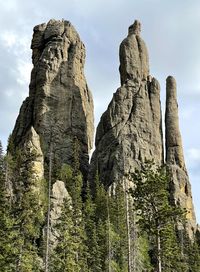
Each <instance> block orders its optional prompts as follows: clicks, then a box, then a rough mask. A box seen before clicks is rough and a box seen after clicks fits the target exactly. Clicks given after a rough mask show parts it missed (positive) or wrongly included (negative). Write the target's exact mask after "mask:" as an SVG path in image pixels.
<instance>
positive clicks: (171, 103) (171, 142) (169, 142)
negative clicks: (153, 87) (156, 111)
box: [165, 76, 196, 239]
mask: <svg viewBox="0 0 200 272" xmlns="http://www.w3.org/2000/svg"><path fill="white" fill-rule="evenodd" d="M165 143H166V164H167V169H168V171H169V176H170V178H171V183H170V184H171V186H170V190H171V198H172V201H173V202H174V203H175V204H176V205H178V206H180V207H181V208H184V209H186V212H187V214H186V218H187V221H186V231H187V233H188V235H189V237H190V238H191V239H193V238H194V232H195V230H196V217H195V212H194V206H193V200H192V191H191V185H190V181H189V177H188V174H187V170H186V166H185V160H184V155H183V146H182V139H181V133H180V129H179V118H178V103H177V90H176V80H175V79H174V78H173V77H172V76H169V77H168V78H167V80H166V112H165Z"/></svg>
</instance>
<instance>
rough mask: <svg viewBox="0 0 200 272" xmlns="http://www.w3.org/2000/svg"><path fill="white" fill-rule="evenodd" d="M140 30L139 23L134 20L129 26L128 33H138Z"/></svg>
mask: <svg viewBox="0 0 200 272" xmlns="http://www.w3.org/2000/svg"><path fill="white" fill-rule="evenodd" d="M140 32H141V23H140V22H139V21H138V20H135V22H134V23H133V24H132V25H130V26H129V28H128V34H129V35H131V34H134V35H140Z"/></svg>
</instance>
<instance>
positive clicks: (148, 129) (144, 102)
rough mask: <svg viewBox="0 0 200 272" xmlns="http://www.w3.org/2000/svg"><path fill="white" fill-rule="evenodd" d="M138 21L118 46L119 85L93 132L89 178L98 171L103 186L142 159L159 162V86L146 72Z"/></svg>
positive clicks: (161, 159) (161, 147) (145, 52)
mask: <svg viewBox="0 0 200 272" xmlns="http://www.w3.org/2000/svg"><path fill="white" fill-rule="evenodd" d="M140 28H141V26H140V23H139V22H138V21H135V23H134V24H133V25H132V26H130V27H129V33H128V36H127V38H126V39H125V40H124V41H123V42H122V43H121V45H120V75H121V84H122V85H121V87H120V88H119V89H118V90H117V91H116V93H115V94H114V95H113V99H112V100H111V102H110V104H109V106H108V109H107V110H106V111H105V112H104V113H103V115H102V117H101V120H100V123H99V125H98V127H97V133H96V142H95V144H96V150H95V152H94V154H93V156H92V160H91V171H90V178H91V179H93V177H94V175H95V172H96V171H97V170H98V173H99V175H100V180H101V181H102V182H103V183H105V184H106V185H110V184H111V183H113V182H116V181H119V180H120V179H121V178H122V177H123V176H124V174H128V173H132V172H134V170H135V169H136V168H137V167H139V166H140V165H141V162H143V161H144V160H145V159H154V160H155V162H156V163H157V164H161V163H162V162H163V143H162V141H163V140H162V120H161V119H162V118H161V106H160V86H159V83H158V81H157V80H156V79H155V78H151V76H150V75H149V63H148V53H147V49H146V45H145V43H144V41H143V40H142V38H141V37H140Z"/></svg>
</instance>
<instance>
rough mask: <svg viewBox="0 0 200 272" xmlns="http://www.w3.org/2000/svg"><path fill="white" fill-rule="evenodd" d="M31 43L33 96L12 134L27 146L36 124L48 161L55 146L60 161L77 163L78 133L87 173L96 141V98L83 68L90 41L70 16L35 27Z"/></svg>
mask: <svg viewBox="0 0 200 272" xmlns="http://www.w3.org/2000/svg"><path fill="white" fill-rule="evenodd" d="M31 48H32V50H33V53H32V61H33V70H32V73H31V83H30V91H29V97H28V98H27V99H26V100H25V101H24V102H23V105H22V107H21V110H20V114H19V116H18V118H17V122H16V125H15V128H14V131H13V134H12V136H13V142H14V145H15V147H20V146H23V142H24V141H25V138H26V135H27V133H28V131H29V130H30V129H31V127H32V128H33V129H34V131H35V133H36V134H37V135H38V138H39V146H40V147H38V148H41V150H42V154H43V157H44V162H45V164H46V163H47V164H48V161H49V158H48V157H49V149H50V146H52V149H53V156H54V160H55V163H56V164H57V165H59V164H62V163H68V164H71V162H72V157H73V142H74V139H75V138H76V139H78V142H79V144H80V162H81V171H82V173H83V175H84V177H85V178H86V177H87V171H88V161H89V156H88V154H89V151H90V149H91V148H92V144H93V100H92V95H91V93H90V91H89V89H88V86H87V83H86V80H85V76H84V72H83V69H84V62H85V47H84V44H83V43H82V42H81V40H80V38H79V35H78V34H77V32H76V30H75V29H74V27H73V26H72V25H71V24H70V22H68V21H56V20H50V21H49V22H48V24H41V25H38V26H36V27H35V28H34V33H33V39H32V44H31Z"/></svg>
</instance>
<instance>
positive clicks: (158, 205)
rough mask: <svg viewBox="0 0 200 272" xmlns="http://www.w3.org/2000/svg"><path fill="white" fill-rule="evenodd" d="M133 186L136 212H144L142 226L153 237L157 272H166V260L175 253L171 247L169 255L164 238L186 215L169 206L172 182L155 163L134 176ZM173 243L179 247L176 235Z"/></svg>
mask: <svg viewBox="0 0 200 272" xmlns="http://www.w3.org/2000/svg"><path fill="white" fill-rule="evenodd" d="M133 182H134V184H135V187H134V189H133V190H132V191H131V192H132V196H133V199H134V206H135V209H136V211H140V212H141V215H140V217H139V220H138V223H139V225H140V227H141V229H143V230H144V231H147V232H148V235H149V236H150V237H152V240H153V245H154V250H153V251H154V252H155V250H156V255H155V259H156V267H157V271H158V272H161V271H166V270H164V267H163V260H162V259H163V258H162V256H165V255H168V256H169V253H170V252H171V253H172V251H173V249H172V247H171V249H170V251H169V247H168V253H167V251H165V250H164V243H163V239H162V237H164V233H166V226H167V225H168V224H170V225H171V224H172V225H173V224H174V222H175V221H177V220H178V219H180V218H181V216H182V215H183V213H184V212H183V211H182V210H181V209H179V208H176V207H174V206H171V205H170V203H169V187H168V186H169V181H168V178H167V176H166V171H165V169H164V168H156V167H155V165H154V164H153V163H152V162H147V163H145V164H144V165H143V167H142V169H141V170H140V171H136V172H135V173H134V175H133ZM174 231H175V230H174ZM170 238H172V237H170ZM173 239H174V243H175V242H176V241H175V235H174V237H173ZM169 260H171V258H169V259H168V261H169Z"/></svg>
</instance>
